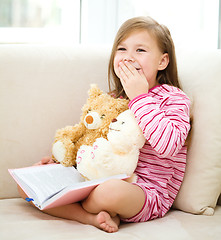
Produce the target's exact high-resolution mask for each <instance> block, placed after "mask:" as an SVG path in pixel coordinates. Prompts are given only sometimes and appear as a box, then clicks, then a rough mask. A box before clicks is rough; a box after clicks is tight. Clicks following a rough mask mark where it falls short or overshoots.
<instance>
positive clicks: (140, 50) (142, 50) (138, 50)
mask: <svg viewBox="0 0 221 240" xmlns="http://www.w3.org/2000/svg"><path fill="white" fill-rule="evenodd" d="M137 52H146V51H145V50H144V49H142V48H138V49H137Z"/></svg>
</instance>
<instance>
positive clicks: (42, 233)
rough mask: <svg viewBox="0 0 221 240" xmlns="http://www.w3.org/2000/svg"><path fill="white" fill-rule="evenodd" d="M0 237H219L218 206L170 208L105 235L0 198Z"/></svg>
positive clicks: (52, 239) (220, 213) (46, 239)
mask: <svg viewBox="0 0 221 240" xmlns="http://www.w3.org/2000/svg"><path fill="white" fill-rule="evenodd" d="M0 216H1V218H0V221H1V222H0V239H7V240H12V239H16V240H19V239H32V240H39V239H41V240H60V239H63V240H65V239H78V240H81V239H87V240H90V239H91V240H92V239H93V240H94V239H96V240H100V239H101V240H102V239H115V240H116V239H119V240H124V239H125V240H127V239H133V240H134V239H139V240H142V239H144V240H146V239H147V238H148V239H165V240H167V239H168V240H169V239H170V240H171V239H176V240H177V239H179V240H186V239H189V240H191V239H200V240H204V239H205V240H208V239H219V238H220V236H221V228H220V226H221V206H217V207H216V209H215V214H214V215H213V216H205V215H193V214H190V213H185V212H182V211H178V210H171V211H169V213H168V214H167V215H166V216H165V217H164V218H161V219H156V220H154V221H149V222H147V223H129V224H122V225H121V226H120V229H119V231H118V232H117V233H113V234H108V233H105V232H103V231H101V230H99V229H97V228H95V227H93V226H88V225H83V224H80V223H77V222H74V221H69V220H63V219H59V218H56V217H52V216H49V215H47V214H44V213H42V212H40V211H39V210H37V209H35V208H33V207H32V206H30V205H28V204H27V203H26V202H25V201H24V200H23V199H21V198H13V199H2V200H0ZM211 229H212V231H211Z"/></svg>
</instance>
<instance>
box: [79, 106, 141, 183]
mask: <svg viewBox="0 0 221 240" xmlns="http://www.w3.org/2000/svg"><path fill="white" fill-rule="evenodd" d="M145 141H146V139H145V137H144V135H143V133H142V130H141V128H140V127H139V126H138V124H137V121H136V119H135V117H134V115H133V113H132V112H131V110H129V109H128V110H126V111H124V112H122V113H120V114H119V115H118V116H117V118H114V119H113V120H112V122H111V123H110V126H109V132H108V134H107V139H105V138H102V137H100V138H97V139H96V141H95V142H94V144H93V146H85V145H82V146H81V147H80V148H79V150H78V153H77V158H76V161H77V170H78V171H79V172H80V173H81V175H83V176H84V177H85V178H86V179H87V180H93V179H97V178H103V177H109V176H113V175H118V174H127V175H128V176H132V178H133V180H132V179H131V181H133V182H134V181H136V180H135V178H136V176H133V173H134V170H135V168H136V166H137V161H138V156H139V149H141V148H142V147H143V145H144V143H145Z"/></svg>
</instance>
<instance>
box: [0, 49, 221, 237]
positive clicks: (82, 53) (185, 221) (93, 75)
mask: <svg viewBox="0 0 221 240" xmlns="http://www.w3.org/2000/svg"><path fill="white" fill-rule="evenodd" d="M109 54H110V48H108V47H105V48H103V47H84V46H76V47H71V46H45V45H0V114H1V116H0V129H1V130H0V157H1V159H0V239H1V240H12V239H16V240H18V239H22V240H24V239H32V240H35V239H36V240H39V239H41V240H44V239H45V240H56V239H58V240H60V239H63V240H65V239H78V240H80V239H90V240H92V239H96V240H99V239H120V240H124V239H128V238H129V239H132V240H135V239H139V240H141V239H143V240H146V239H151V240H154V239H170V240H191V239H194V240H195V239H197V240H199V239H200V240H204V239H205V240H210V239H211V240H218V239H221V206H220V205H221V203H219V205H216V204H217V200H218V197H219V195H220V192H221V95H220V92H221V90H220V89H221V51H220V50H216V51H215V50H214V51H205V50H200V49H199V50H188V51H186V50H182V49H178V50H177V58H178V66H179V73H180V78H181V81H182V84H183V88H184V90H185V91H186V93H187V94H188V95H189V96H190V98H191V100H192V102H193V104H192V113H193V118H194V121H193V130H192V143H191V146H190V149H189V152H188V159H187V169H186V175H185V179H184V183H183V185H182V187H181V190H180V192H179V195H178V197H177V199H176V202H175V204H174V208H173V209H171V210H170V211H169V213H168V214H167V215H166V216H165V217H164V218H162V219H156V220H153V221H149V222H146V223H131V224H122V225H121V227H120V229H119V231H118V232H117V233H113V234H107V233H105V232H103V231H101V230H99V229H96V228H95V227H92V226H87V225H82V224H79V223H77V222H73V221H68V220H63V219H59V218H55V217H51V216H49V215H46V214H44V213H42V212H40V211H38V210H37V209H35V208H33V207H31V206H30V205H29V204H27V203H26V202H25V201H24V200H22V199H21V198H19V195H18V193H17V188H16V184H15V182H14V181H13V180H12V178H11V177H10V175H9V174H8V171H7V169H8V168H17V167H24V166H29V165H32V164H33V163H35V162H37V161H39V160H40V159H41V158H42V157H43V156H46V155H49V154H50V150H51V144H52V142H53V138H54V134H55V131H56V129H58V128H61V127H64V126H66V125H71V124H74V123H77V122H78V121H79V118H80V113H81V106H82V105H83V104H84V103H85V100H86V98H87V90H88V89H89V85H90V83H97V84H98V86H99V87H100V88H102V89H103V90H107V65H108V58H109Z"/></svg>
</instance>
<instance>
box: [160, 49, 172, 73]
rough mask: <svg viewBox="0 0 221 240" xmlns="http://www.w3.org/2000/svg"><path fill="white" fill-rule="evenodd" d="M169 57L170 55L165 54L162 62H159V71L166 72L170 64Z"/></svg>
mask: <svg viewBox="0 0 221 240" xmlns="http://www.w3.org/2000/svg"><path fill="white" fill-rule="evenodd" d="M169 61H170V60H169V55H168V53H164V54H163V55H162V57H161V60H160V62H159V67H158V70H164V69H165V68H166V67H167V66H168V64H169Z"/></svg>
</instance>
